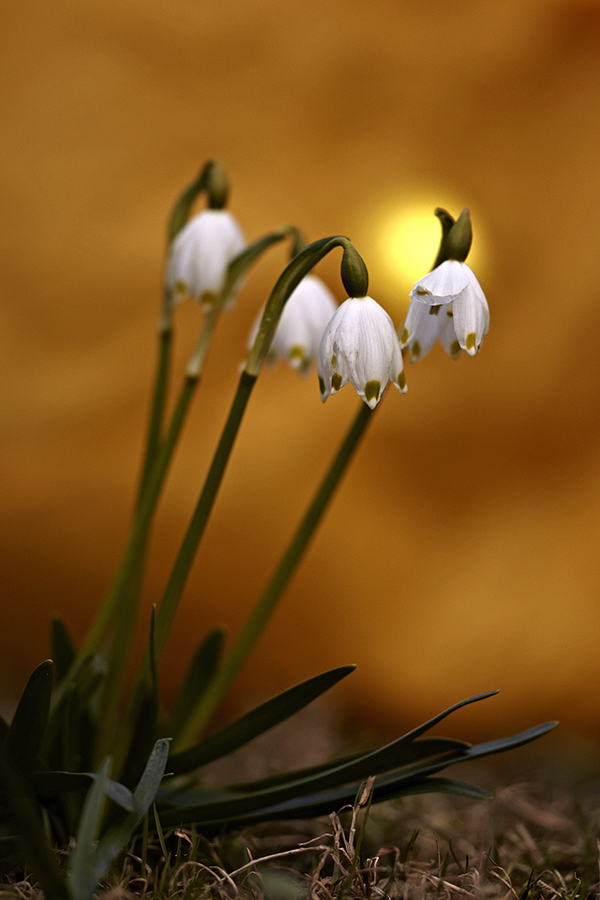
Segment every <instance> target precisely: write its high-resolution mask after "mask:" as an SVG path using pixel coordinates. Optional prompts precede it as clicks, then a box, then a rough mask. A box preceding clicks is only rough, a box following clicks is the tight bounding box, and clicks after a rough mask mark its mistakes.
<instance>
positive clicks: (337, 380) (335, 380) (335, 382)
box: [321, 372, 379, 393]
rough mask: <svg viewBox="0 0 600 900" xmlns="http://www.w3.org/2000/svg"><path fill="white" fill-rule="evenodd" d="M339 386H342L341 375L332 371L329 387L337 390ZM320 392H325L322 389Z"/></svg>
mask: <svg viewBox="0 0 600 900" xmlns="http://www.w3.org/2000/svg"><path fill="white" fill-rule="evenodd" d="M377 384H379V382H377ZM341 386H342V376H341V375H340V373H339V372H334V373H333V375H332V376H331V387H332V389H333V390H334V391H339V389H340V388H341ZM321 393H325V392H324V391H322V392H321Z"/></svg>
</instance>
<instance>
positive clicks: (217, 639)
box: [168, 628, 226, 740]
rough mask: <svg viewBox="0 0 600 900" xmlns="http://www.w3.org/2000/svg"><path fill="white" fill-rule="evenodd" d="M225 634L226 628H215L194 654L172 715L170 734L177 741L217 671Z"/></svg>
mask: <svg viewBox="0 0 600 900" xmlns="http://www.w3.org/2000/svg"><path fill="white" fill-rule="evenodd" d="M225 634H226V631H225V629H224V628H213V630H212V631H210V632H209V633H208V634H207V635H206V637H205V638H204V640H203V641H202V642H201V644H200V646H199V647H198V649H197V650H196V653H195V654H194V658H193V659H192V662H191V664H190V667H189V669H188V672H187V675H186V677H185V680H184V682H183V685H182V688H181V690H180V692H179V696H178V698H177V702H176V704H175V707H174V709H173V712H172V714H171V724H170V727H169V731H168V733H169V734H170V735H171V737H172V738H173V740H176V739H177V737H178V735H179V732H180V731H181V729H182V727H183V726H184V724H185V722H186V720H187V718H188V716H189V715H190V713H191V711H192V709H193V708H194V706H195V705H196V703H198V701H199V700H200V699H201V698H202V697H203V696H204V693H205V691H206V688H207V687H208V685H209V682H210V680H211V679H212V677H213V676H214V674H215V672H216V670H217V666H218V664H219V659H220V658H221V651H222V649H223V642H224V640H225Z"/></svg>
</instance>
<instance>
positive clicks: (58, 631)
mask: <svg viewBox="0 0 600 900" xmlns="http://www.w3.org/2000/svg"><path fill="white" fill-rule="evenodd" d="M75 656H76V653H75V647H74V646H73V641H72V640H71V636H70V634H69V632H68V631H67V626H66V625H65V623H64V621H63V619H61V617H60V616H57V615H55V616H53V617H52V659H53V660H54V667H55V670H56V680H57V682H60V681H62V680H63V678H64V677H65V675H67V673H68V672H69V670H70V668H71V666H72V664H73V662H74V661H75Z"/></svg>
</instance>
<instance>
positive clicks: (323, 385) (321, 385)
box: [319, 375, 325, 394]
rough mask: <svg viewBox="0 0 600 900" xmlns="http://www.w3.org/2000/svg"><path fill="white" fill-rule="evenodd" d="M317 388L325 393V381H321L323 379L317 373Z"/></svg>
mask: <svg viewBox="0 0 600 900" xmlns="http://www.w3.org/2000/svg"><path fill="white" fill-rule="evenodd" d="M319 390H320V391H321V393H322V394H324V393H325V382H324V381H323V379H322V378H321V376H320V375H319Z"/></svg>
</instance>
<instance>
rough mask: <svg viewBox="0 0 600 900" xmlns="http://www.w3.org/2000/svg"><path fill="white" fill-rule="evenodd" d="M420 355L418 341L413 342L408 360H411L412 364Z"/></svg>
mask: <svg viewBox="0 0 600 900" xmlns="http://www.w3.org/2000/svg"><path fill="white" fill-rule="evenodd" d="M420 355H421V344H420V342H419V341H413V343H412V347H411V348H410V358H411V359H412V361H413V362H416V360H417V359H418V358H419V357H420Z"/></svg>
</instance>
